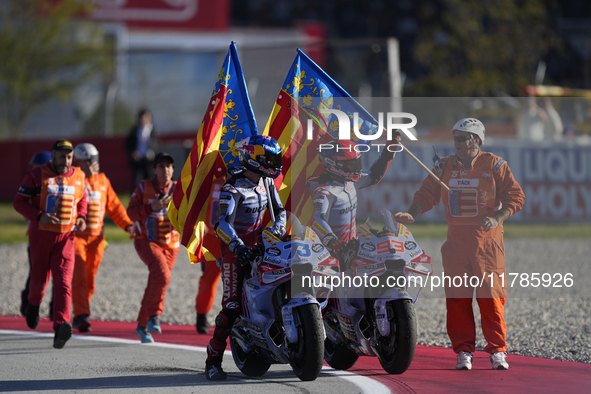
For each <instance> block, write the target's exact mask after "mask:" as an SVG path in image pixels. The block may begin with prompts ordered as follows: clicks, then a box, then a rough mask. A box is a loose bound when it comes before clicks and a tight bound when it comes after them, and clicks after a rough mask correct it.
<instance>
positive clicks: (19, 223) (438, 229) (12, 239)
mask: <svg viewBox="0 0 591 394" xmlns="http://www.w3.org/2000/svg"><path fill="white" fill-rule="evenodd" d="M119 198H120V199H121V203H122V204H123V206H125V207H127V205H128V204H129V199H130V195H129V194H121V195H120V196H119ZM359 224H361V223H359ZM408 228H409V229H410V231H411V232H412V235H413V236H414V237H415V238H417V239H420V238H445V237H446V236H447V224H446V223H414V224H409V225H408ZM26 231H27V221H26V220H25V219H24V218H23V217H22V216H21V215H20V214H18V213H17V212H16V211H15V210H14V208H13V207H12V201H2V202H0V243H21V242H28V238H27V236H26V235H25V233H26ZM105 237H106V239H107V241H108V242H131V239H129V234H127V233H126V232H125V231H123V230H121V229H120V228H119V227H117V225H115V224H114V223H113V221H112V220H111V219H109V217H108V216H107V217H105ZM505 238H507V239H516V238H554V239H556V238H560V239H571V238H579V239H580V238H587V239H589V238H591V223H570V224H564V223H563V224H554V223H552V224H547V223H512V222H511V219H509V222H508V223H505Z"/></svg>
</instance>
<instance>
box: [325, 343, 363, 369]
mask: <svg viewBox="0 0 591 394" xmlns="http://www.w3.org/2000/svg"><path fill="white" fill-rule="evenodd" d="M358 358H359V355H358V354H357V353H355V352H354V351H352V350H351V349H349V348H348V347H347V346H345V345H342V344H340V343H334V342H332V341H331V340H330V338H326V339H325V341H324V359H325V360H326V362H327V363H328V365H330V366H331V367H333V368H334V369H349V368H351V367H352V366H353V365H355V363H356V362H357V359H358Z"/></svg>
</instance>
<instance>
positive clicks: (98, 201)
mask: <svg viewBox="0 0 591 394" xmlns="http://www.w3.org/2000/svg"><path fill="white" fill-rule="evenodd" d="M86 200H87V205H88V213H87V216H86V230H84V232H82V233H76V263H75V265H74V278H73V280H72V303H73V305H74V316H76V317H77V316H80V315H87V316H90V300H91V299H92V295H93V294H94V289H95V286H94V281H95V277H96V273H97V271H98V268H99V266H100V264H101V261H102V260H103V253H104V251H105V235H104V232H103V231H104V219H105V213H106V214H107V215H109V217H110V218H111V219H112V220H113V221H114V222H115V224H117V226H119V227H121V228H122V229H123V230H125V229H126V228H127V227H128V226H131V225H133V222H132V221H131V220H130V219H129V217H128V216H127V212H126V210H125V207H124V206H123V204H121V201H119V198H118V197H117V194H116V193H115V191H114V190H113V187H112V186H111V182H110V181H109V179H108V178H107V177H106V175H105V174H103V173H99V174H94V175H92V176H90V177H89V178H86Z"/></svg>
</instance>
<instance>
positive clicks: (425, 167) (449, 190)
mask: <svg viewBox="0 0 591 394" xmlns="http://www.w3.org/2000/svg"><path fill="white" fill-rule="evenodd" d="M398 145H400V146H401V147H402V149H403V150H404V151H405V152H406V153H407V154H408V155H409V156H410V157H411V159H413V160H414V161H416V162H417V164H418V165H420V166H421V167H422V168H423V170H425V171H427V173H428V174H429V175H431V176H432V177H433V179H435V180H436V181H437V182H438V183H439V184H440V185H441V187H443V188H444V189H445V190H447V191H448V192H449V193H451V192H452V191H451V189H450V188H449V187H448V186H447V185H446V184H445V183H443V182H442V181H441V179H439V177H438V176H437V175H435V174H434V173H433V172H432V171H431V170H430V169H429V168H427V166H426V165H424V164H423V163H422V162H421V161H420V160H419V159H417V157H416V156H415V155H413V154H412V152H411V151H409V150H408V148H407V147H406V146H404V145H402V144H401V143H398Z"/></svg>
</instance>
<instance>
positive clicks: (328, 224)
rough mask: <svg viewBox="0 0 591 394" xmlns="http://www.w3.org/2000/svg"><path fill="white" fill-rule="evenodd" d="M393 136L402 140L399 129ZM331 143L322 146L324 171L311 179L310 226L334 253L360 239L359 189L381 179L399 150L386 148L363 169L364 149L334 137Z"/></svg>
mask: <svg viewBox="0 0 591 394" xmlns="http://www.w3.org/2000/svg"><path fill="white" fill-rule="evenodd" d="M394 140H395V141H396V142H397V143H398V142H400V140H401V137H400V134H399V133H398V132H395V133H394ZM331 145H332V146H333V148H331V149H319V155H320V162H321V163H322V166H323V168H324V171H325V172H324V173H322V174H320V175H315V176H312V177H310V178H309V179H308V187H309V188H310V190H312V193H313V203H314V214H313V216H312V219H310V223H309V226H310V227H312V229H313V230H314V231H315V232H316V233H318V235H319V236H320V238H321V240H322V243H323V244H324V245H325V246H326V247H327V248H328V249H329V251H330V252H331V254H332V255H333V256H334V254H335V253H338V251H339V248H340V247H341V246H342V245H343V244H345V243H347V242H348V241H351V240H353V239H357V227H356V225H355V219H356V215H357V189H363V188H365V187H368V186H372V185H375V184H377V183H379V182H380V181H381V180H382V178H383V177H384V175H385V174H386V171H387V169H388V166H389V165H390V162H391V161H392V159H393V158H394V156H395V154H396V153H395V152H394V151H390V150H389V149H384V150H383V151H382V153H381V155H380V157H379V158H378V159H377V160H376V161H375V162H374V163H373V165H372V166H371V168H370V170H369V172H367V173H363V172H362V164H361V153H360V152H359V149H356V144H355V142H353V141H350V140H334V141H333V142H332V143H331Z"/></svg>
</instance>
